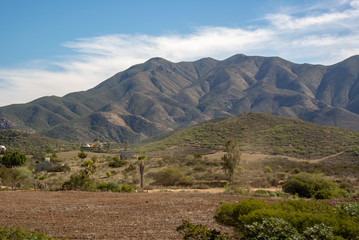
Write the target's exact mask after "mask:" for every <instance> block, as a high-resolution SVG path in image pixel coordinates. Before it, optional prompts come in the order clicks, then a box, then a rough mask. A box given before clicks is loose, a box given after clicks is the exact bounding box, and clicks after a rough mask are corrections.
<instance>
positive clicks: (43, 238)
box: [0, 226, 58, 240]
mask: <svg viewBox="0 0 359 240" xmlns="http://www.w3.org/2000/svg"><path fill="white" fill-rule="evenodd" d="M0 239H12V240H24V239H25V240H26V239H28V240H57V239H58V238H55V237H50V236H47V235H45V234H43V233H40V232H37V231H28V230H24V229H22V228H21V227H8V226H0Z"/></svg>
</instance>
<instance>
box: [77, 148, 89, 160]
mask: <svg viewBox="0 0 359 240" xmlns="http://www.w3.org/2000/svg"><path fill="white" fill-rule="evenodd" d="M77 156H78V157H79V158H81V159H85V158H86V157H87V153H85V152H84V150H81V151H80V152H79V153H78V154H77Z"/></svg>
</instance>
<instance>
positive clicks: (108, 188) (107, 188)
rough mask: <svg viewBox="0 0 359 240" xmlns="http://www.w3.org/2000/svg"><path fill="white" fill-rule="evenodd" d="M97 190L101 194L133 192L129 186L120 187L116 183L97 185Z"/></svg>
mask: <svg viewBox="0 0 359 240" xmlns="http://www.w3.org/2000/svg"><path fill="white" fill-rule="evenodd" d="M97 189H98V190H100V191H101V192H124V193H131V192H135V189H134V188H133V187H132V186H131V185H127V184H125V185H123V186H120V185H118V184H117V183H114V182H109V183H98V184H97Z"/></svg>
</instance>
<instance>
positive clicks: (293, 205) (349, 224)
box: [215, 199, 359, 239]
mask: <svg viewBox="0 0 359 240" xmlns="http://www.w3.org/2000/svg"><path fill="white" fill-rule="evenodd" d="M353 206H354V207H352V206H350V207H348V209H351V210H348V212H352V213H353V215H355V214H356V213H355V212H356V210H353V209H355V208H356V206H355V205H353ZM344 207H345V205H343V206H340V207H338V206H337V207H332V206H330V205H329V204H328V203H327V202H319V201H314V200H285V201H278V202H275V203H271V204H269V203H266V202H264V200H259V199H246V200H242V201H239V202H237V203H222V205H221V206H220V207H219V208H218V209H217V211H216V215H215V219H216V221H217V222H219V223H221V224H224V225H227V226H232V227H234V228H235V230H236V232H237V233H238V234H240V235H242V236H243V235H244V234H245V232H246V226H248V225H252V224H254V223H256V222H257V223H262V222H263V220H264V219H268V218H280V219H283V220H284V221H286V222H288V223H290V224H291V225H292V226H293V227H294V228H295V229H296V230H297V231H298V233H299V234H301V235H303V236H305V235H310V234H317V235H316V236H317V237H318V238H317V239H323V238H320V237H319V236H320V235H321V234H322V233H323V232H320V231H319V230H318V228H319V227H320V226H322V225H318V224H325V226H326V227H328V229H330V231H329V230H328V232H329V233H330V232H332V233H333V235H334V237H336V238H337V239H339V238H344V239H358V236H359V219H358V218H357V217H353V216H352V215H350V214H347V213H346V211H345V210H344ZM316 225H317V226H316ZM323 226H324V225H323ZM255 227H257V228H258V227H261V225H255ZM328 236H329V235H328ZM273 239H277V238H273ZM310 239H311V238H310ZM313 239H316V238H313ZM324 239H331V238H324Z"/></svg>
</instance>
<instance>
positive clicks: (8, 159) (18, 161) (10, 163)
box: [1, 152, 27, 168]
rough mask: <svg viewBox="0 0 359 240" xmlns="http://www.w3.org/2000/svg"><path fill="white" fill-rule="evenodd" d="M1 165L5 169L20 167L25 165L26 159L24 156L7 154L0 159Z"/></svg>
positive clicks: (16, 153) (15, 153)
mask: <svg viewBox="0 0 359 240" xmlns="http://www.w3.org/2000/svg"><path fill="white" fill-rule="evenodd" d="M1 163H2V164H4V165H5V167H7V168H12V167H15V166H22V165H24V164H26V163H27V158H26V156H25V155H24V154H21V153H18V152H14V153H10V152H7V153H5V154H4V156H3V157H2V159H1Z"/></svg>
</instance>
